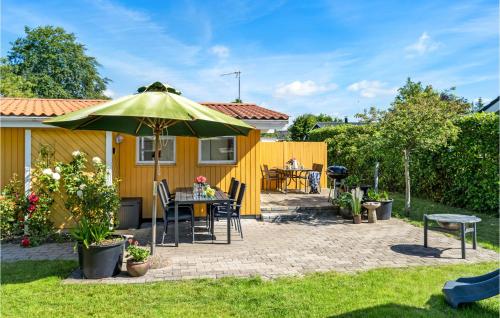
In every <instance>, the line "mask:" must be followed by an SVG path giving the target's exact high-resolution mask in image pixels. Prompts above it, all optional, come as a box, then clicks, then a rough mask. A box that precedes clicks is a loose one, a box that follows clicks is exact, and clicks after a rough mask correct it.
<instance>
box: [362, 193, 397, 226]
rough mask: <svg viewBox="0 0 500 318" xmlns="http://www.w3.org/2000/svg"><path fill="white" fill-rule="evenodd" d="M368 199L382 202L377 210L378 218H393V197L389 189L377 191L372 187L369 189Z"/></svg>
mask: <svg viewBox="0 0 500 318" xmlns="http://www.w3.org/2000/svg"><path fill="white" fill-rule="evenodd" d="M368 200H369V201H374V202H380V207H378V208H377V210H376V211H377V219H378V220H390V219H391V216H392V202H393V199H390V198H389V193H388V192H387V191H382V192H377V191H374V190H371V189H370V190H368Z"/></svg>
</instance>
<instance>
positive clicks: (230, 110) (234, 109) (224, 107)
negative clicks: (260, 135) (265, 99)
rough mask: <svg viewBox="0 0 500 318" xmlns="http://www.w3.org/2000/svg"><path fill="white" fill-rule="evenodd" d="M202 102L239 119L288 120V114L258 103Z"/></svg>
mask: <svg viewBox="0 0 500 318" xmlns="http://www.w3.org/2000/svg"><path fill="white" fill-rule="evenodd" d="M201 104H202V105H205V106H208V107H210V108H212V109H214V110H217V111H220V112H221V113H224V114H227V115H230V116H233V117H236V118H238V119H266V120H288V115H287V114H283V113H280V112H277V111H274V110H270V109H267V108H264V107H261V106H259V105H256V104H247V103H212V102H203V103H201Z"/></svg>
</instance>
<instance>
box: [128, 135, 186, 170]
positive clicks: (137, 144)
mask: <svg viewBox="0 0 500 318" xmlns="http://www.w3.org/2000/svg"><path fill="white" fill-rule="evenodd" d="M145 137H151V138H154V136H145ZM142 138H143V137H136V138H135V163H136V164H137V165H154V163H155V162H154V160H151V161H149V160H140V158H141V141H142ZM160 138H161V139H171V140H173V141H174V160H173V161H170V160H168V161H166V160H160V164H162V165H175V163H176V159H177V151H176V150H177V139H176V138H175V136H160Z"/></svg>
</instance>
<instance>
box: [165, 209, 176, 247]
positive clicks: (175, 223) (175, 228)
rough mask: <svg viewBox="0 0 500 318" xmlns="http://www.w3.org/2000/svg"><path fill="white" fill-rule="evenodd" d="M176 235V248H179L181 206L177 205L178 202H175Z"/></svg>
mask: <svg viewBox="0 0 500 318" xmlns="http://www.w3.org/2000/svg"><path fill="white" fill-rule="evenodd" d="M165 213H166V212H165ZM174 235H175V246H179V204H178V203H177V201H176V202H175V212H174Z"/></svg>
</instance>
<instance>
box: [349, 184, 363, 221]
mask: <svg viewBox="0 0 500 318" xmlns="http://www.w3.org/2000/svg"><path fill="white" fill-rule="evenodd" d="M362 201H363V191H361V189H360V188H359V187H357V188H356V189H352V190H351V211H352V218H353V222H354V224H360V223H361V202H362Z"/></svg>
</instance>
